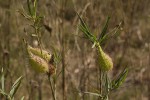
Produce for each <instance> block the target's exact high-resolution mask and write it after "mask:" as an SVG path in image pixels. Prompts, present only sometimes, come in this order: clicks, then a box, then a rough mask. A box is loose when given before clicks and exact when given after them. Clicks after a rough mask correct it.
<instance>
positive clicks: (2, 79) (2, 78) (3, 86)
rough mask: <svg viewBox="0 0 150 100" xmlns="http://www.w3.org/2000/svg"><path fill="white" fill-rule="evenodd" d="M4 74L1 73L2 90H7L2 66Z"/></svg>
mask: <svg viewBox="0 0 150 100" xmlns="http://www.w3.org/2000/svg"><path fill="white" fill-rule="evenodd" d="M1 72H2V75H1V85H2V90H3V91H5V77H4V70H3V67H2V71H1Z"/></svg>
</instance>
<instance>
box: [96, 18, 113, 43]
mask: <svg viewBox="0 0 150 100" xmlns="http://www.w3.org/2000/svg"><path fill="white" fill-rule="evenodd" d="M109 20H110V17H107V20H106V23H105V25H104V27H103V29H102V32H101V33H100V35H99V38H98V41H99V40H100V39H101V38H103V37H104V35H105V34H106V31H107V28H108V22H109Z"/></svg>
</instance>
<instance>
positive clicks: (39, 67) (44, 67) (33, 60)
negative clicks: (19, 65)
mask: <svg viewBox="0 0 150 100" xmlns="http://www.w3.org/2000/svg"><path fill="white" fill-rule="evenodd" d="M29 62H30V65H31V67H32V68H33V69H34V70H35V71H36V72H39V73H46V72H49V65H48V63H47V62H46V61H45V60H44V59H42V58H40V57H39V56H36V55H33V54H32V53H29Z"/></svg>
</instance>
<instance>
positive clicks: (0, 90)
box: [0, 89, 8, 96]
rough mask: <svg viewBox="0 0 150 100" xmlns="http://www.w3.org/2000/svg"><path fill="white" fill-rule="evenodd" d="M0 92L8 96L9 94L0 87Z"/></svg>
mask: <svg viewBox="0 0 150 100" xmlns="http://www.w3.org/2000/svg"><path fill="white" fill-rule="evenodd" d="M0 94H2V95H4V96H7V95H8V94H7V93H6V92H4V91H3V90H2V89H0Z"/></svg>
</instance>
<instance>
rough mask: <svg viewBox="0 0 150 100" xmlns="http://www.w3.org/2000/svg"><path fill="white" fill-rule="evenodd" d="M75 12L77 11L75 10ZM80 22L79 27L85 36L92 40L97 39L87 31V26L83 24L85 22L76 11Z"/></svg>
mask: <svg viewBox="0 0 150 100" xmlns="http://www.w3.org/2000/svg"><path fill="white" fill-rule="evenodd" d="M76 13H77V12H76ZM77 15H78V17H79V19H80V22H81V24H80V25H79V29H80V30H81V31H82V32H83V33H84V34H85V36H86V37H87V38H88V39H89V40H90V41H91V42H92V43H94V42H96V41H97V39H96V37H95V36H94V35H93V34H92V33H91V32H90V31H89V28H88V26H87V25H86V24H85V22H84V21H83V19H82V18H81V17H80V15H79V14H78V13H77Z"/></svg>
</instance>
